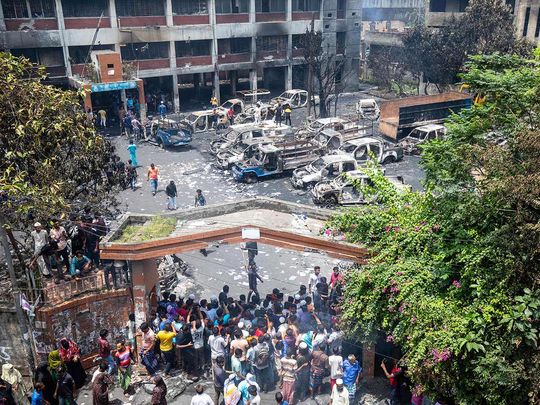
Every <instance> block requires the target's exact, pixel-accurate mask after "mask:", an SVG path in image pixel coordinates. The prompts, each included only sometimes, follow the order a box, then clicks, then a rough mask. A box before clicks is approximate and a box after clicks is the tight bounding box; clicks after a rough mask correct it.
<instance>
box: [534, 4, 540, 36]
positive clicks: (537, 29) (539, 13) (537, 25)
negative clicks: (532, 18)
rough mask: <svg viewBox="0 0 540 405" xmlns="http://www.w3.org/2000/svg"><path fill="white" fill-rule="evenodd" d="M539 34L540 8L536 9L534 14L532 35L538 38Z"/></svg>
mask: <svg viewBox="0 0 540 405" xmlns="http://www.w3.org/2000/svg"><path fill="white" fill-rule="evenodd" d="M539 35H540V10H538V15H537V16H536V29H535V30H534V37H535V38H538V36H539Z"/></svg>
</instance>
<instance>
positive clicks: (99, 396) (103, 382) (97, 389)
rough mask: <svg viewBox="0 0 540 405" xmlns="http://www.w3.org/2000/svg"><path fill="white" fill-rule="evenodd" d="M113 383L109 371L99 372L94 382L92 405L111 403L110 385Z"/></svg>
mask: <svg viewBox="0 0 540 405" xmlns="http://www.w3.org/2000/svg"><path fill="white" fill-rule="evenodd" d="M112 383H113V381H112V379H111V377H110V376H109V374H107V373H101V374H98V375H97V377H96V379H95V381H94V382H93V383H92V405H109V403H110V402H109V386H110V385H111V384H112Z"/></svg>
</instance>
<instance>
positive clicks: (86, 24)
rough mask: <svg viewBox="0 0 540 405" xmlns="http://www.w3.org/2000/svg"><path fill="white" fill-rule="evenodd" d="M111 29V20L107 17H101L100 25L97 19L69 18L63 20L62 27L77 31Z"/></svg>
mask: <svg viewBox="0 0 540 405" xmlns="http://www.w3.org/2000/svg"><path fill="white" fill-rule="evenodd" d="M98 23H99V27H100V28H111V20H110V18H109V17H103V18H102V19H101V23H100V22H99V17H69V18H64V25H65V27H66V29H68V30H78V29H82V28H93V29H96V28H97V27H98Z"/></svg>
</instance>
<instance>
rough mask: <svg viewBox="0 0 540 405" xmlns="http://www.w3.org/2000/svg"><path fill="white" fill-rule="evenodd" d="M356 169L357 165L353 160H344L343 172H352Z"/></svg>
mask: <svg viewBox="0 0 540 405" xmlns="http://www.w3.org/2000/svg"><path fill="white" fill-rule="evenodd" d="M355 169H356V165H355V164H354V163H353V162H343V163H342V164H341V173H347V172H352V171H353V170H355Z"/></svg>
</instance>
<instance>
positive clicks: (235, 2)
mask: <svg viewBox="0 0 540 405" xmlns="http://www.w3.org/2000/svg"><path fill="white" fill-rule="evenodd" d="M240 13H249V0H216V14H240Z"/></svg>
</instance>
